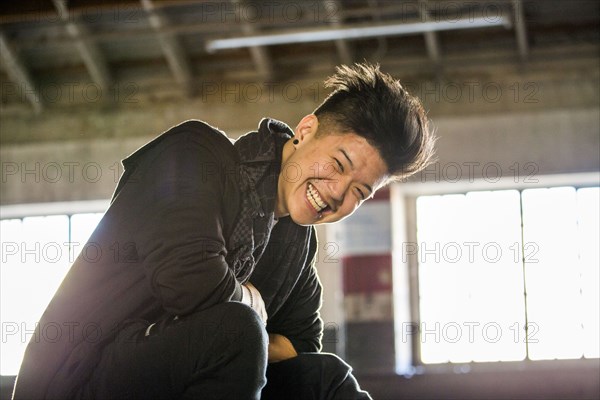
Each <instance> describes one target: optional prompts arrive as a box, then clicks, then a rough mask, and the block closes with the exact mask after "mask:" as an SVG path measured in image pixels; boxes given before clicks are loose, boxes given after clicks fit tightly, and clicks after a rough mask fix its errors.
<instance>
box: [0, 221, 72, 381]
mask: <svg viewBox="0 0 600 400" xmlns="http://www.w3.org/2000/svg"><path fill="white" fill-rule="evenodd" d="M2 229H3V232H2V240H3V242H2V246H3V249H4V248H6V247H7V243H8V244H9V245H10V244H14V245H15V246H16V250H17V251H16V252H13V251H10V252H6V253H5V252H3V257H2V334H3V338H2V339H3V343H2V346H3V350H6V351H7V352H8V354H9V356H7V353H5V352H4V351H3V352H2V371H1V373H2V375H15V374H16V373H17V372H18V368H19V365H20V363H21V359H22V357H23V353H24V351H25V347H26V345H27V342H28V341H29V339H30V338H31V336H32V332H33V330H34V328H35V324H36V323H37V321H38V320H39V318H40V316H41V315H42V312H43V311H44V309H45V308H46V306H47V305H48V302H49V301H50V299H51V298H52V296H53V295H54V292H55V291H56V289H57V288H58V286H59V285H60V283H61V282H62V279H63V278H64V276H65V274H66V272H67V269H68V268H69V257H68V255H69V254H68V253H69V252H68V240H69V219H68V218H67V216H66V215H59V216H50V217H31V218H24V219H23V221H22V222H21V223H13V222H12V221H2ZM5 231H6V234H5ZM5 240H6V241H8V242H5ZM13 253H14V254H13Z"/></svg>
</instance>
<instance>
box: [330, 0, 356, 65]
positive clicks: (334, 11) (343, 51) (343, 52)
mask: <svg viewBox="0 0 600 400" xmlns="http://www.w3.org/2000/svg"><path fill="white" fill-rule="evenodd" d="M323 6H324V7H325V15H326V16H328V19H327V22H329V24H330V25H331V26H334V27H336V28H339V27H340V26H342V22H343V21H342V16H341V15H340V14H341V9H342V5H341V4H340V2H339V1H338V0H323ZM334 43H335V48H336V49H337V53H338V56H339V58H340V61H341V62H342V63H343V64H346V65H351V64H352V60H353V59H354V57H353V56H352V50H351V49H350V44H349V43H348V41H347V40H344V39H338V40H336V41H335V42H334Z"/></svg>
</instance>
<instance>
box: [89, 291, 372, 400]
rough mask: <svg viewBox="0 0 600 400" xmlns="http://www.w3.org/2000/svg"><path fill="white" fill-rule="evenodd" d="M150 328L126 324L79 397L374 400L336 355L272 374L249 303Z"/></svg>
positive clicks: (289, 364)
mask: <svg viewBox="0 0 600 400" xmlns="http://www.w3.org/2000/svg"><path fill="white" fill-rule="evenodd" d="M148 326H149V323H148V322H146V321H143V320H139V321H129V322H128V323H127V324H125V325H124V327H123V329H122V330H121V331H120V332H119V334H118V335H117V337H116V339H115V341H114V342H112V343H110V344H109V345H108V346H107V347H106V348H105V349H104V350H103V352H102V357H101V360H100V362H99V364H98V366H97V367H96V369H95V372H94V373H93V375H92V377H91V379H90V381H89V382H88V384H87V385H86V386H85V387H83V388H82V389H81V391H80V392H79V393H78V397H79V398H81V399H119V398H129V399H142V398H145V399H203V400H204V399H224V400H230V399H231V400H238V399H239V400H245V399H260V398H262V399H269V400H280V399H286V400H287V399H302V400H310V399H336V400H337V399H340V400H341V399H344V400H345V399H369V398H370V397H368V395H367V394H366V393H365V392H362V391H360V389H359V388H358V384H357V383H356V380H355V379H354V377H353V376H352V374H351V369H350V367H349V366H348V365H347V364H345V363H344V362H343V361H342V360H341V359H339V358H338V357H337V356H334V355H331V354H317V353H309V354H301V355H299V356H298V357H295V358H293V359H290V360H286V361H282V362H279V363H273V364H269V366H268V367H267V344H268V336H267V333H266V331H265V329H264V326H263V324H262V322H261V320H260V318H259V317H258V314H256V313H255V312H254V311H253V310H252V309H251V308H250V307H247V306H245V305H243V304H241V303H237V302H229V303H223V304H219V305H217V306H215V307H212V308H210V309H207V310H203V311H201V312H198V313H195V314H193V315H190V316H188V317H186V318H181V319H179V320H177V321H174V322H172V323H170V324H160V325H155V326H153V327H152V329H151V330H150V335H149V336H146V335H145V333H146V330H147V328H148ZM265 384H266V386H265ZM263 387H264V389H263ZM261 389H262V397H261Z"/></svg>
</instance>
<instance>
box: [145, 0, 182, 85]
mask: <svg viewBox="0 0 600 400" xmlns="http://www.w3.org/2000/svg"><path fill="white" fill-rule="evenodd" d="M141 2H142V7H143V9H144V11H146V14H147V15H148V22H149V23H150V26H152V29H154V31H155V32H156V33H157V35H158V42H159V43H160V47H161V49H162V51H163V53H164V55H165V58H166V59H167V63H168V64H169V68H170V69H171V72H172V73H173V76H174V77H175V80H176V81H177V83H178V84H180V85H181V87H182V88H184V89H185V90H186V92H187V94H188V96H191V95H193V93H194V87H193V81H194V74H193V73H192V68H191V65H190V62H189V59H188V57H187V56H186V53H185V51H184V49H183V46H182V45H181V42H180V41H179V40H178V39H177V37H176V36H175V34H171V33H165V32H164V29H165V28H167V27H168V25H169V24H168V22H167V19H166V17H165V16H164V15H163V13H162V11H161V10H159V9H157V7H156V6H155V4H154V2H153V1H152V0H141Z"/></svg>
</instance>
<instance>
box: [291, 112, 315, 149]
mask: <svg viewBox="0 0 600 400" xmlns="http://www.w3.org/2000/svg"><path fill="white" fill-rule="evenodd" d="M318 128H319V119H318V118H317V116H316V115H314V114H308V115H307V116H305V117H304V118H302V119H301V120H300V122H299V123H298V126H296V129H295V130H294V135H295V137H296V139H298V140H299V141H300V142H302V141H303V140H304V139H306V138H307V137H310V136H314V135H315V134H316V133H317V129H318Z"/></svg>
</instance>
